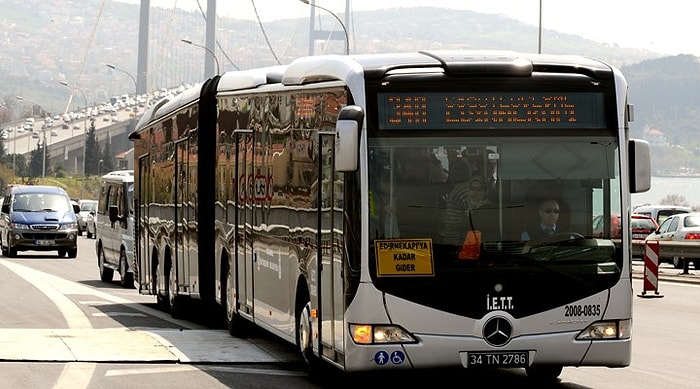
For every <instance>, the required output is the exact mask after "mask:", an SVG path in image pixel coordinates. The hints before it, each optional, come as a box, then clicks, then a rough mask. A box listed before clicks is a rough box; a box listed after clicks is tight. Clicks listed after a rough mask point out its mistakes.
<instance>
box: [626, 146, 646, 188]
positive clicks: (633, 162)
mask: <svg viewBox="0 0 700 389" xmlns="http://www.w3.org/2000/svg"><path fill="white" fill-rule="evenodd" d="M628 147H629V169H630V170H629V175H630V193H642V192H646V191H648V190H649V189H650V188H651V147H650V146H649V142H647V141H644V140H641V139H630V140H629V142H628Z"/></svg>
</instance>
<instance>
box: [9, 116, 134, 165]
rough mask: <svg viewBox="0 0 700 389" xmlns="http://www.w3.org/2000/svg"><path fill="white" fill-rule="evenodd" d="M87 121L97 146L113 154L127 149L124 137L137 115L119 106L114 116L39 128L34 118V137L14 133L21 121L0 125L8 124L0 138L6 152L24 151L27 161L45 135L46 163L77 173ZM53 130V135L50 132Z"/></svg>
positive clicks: (128, 143)
mask: <svg viewBox="0 0 700 389" xmlns="http://www.w3.org/2000/svg"><path fill="white" fill-rule="evenodd" d="M91 121H92V122H93V123H94V125H95V135H96V138H97V143H98V145H99V147H100V149H103V148H104V146H105V144H107V143H109V144H110V150H111V152H112V154H113V155H116V154H119V153H121V152H124V151H126V150H129V149H130V148H131V147H132V145H131V142H130V141H129V140H128V139H127V137H128V135H129V133H130V132H131V131H133V130H134V128H135V126H136V122H137V121H138V115H136V116H134V115H132V114H131V112H129V111H126V110H120V111H119V112H117V115H116V116H113V115H110V114H103V115H98V116H95V117H92V118H88V119H80V120H74V121H72V122H71V123H67V124H68V128H62V126H61V125H62V124H63V122H62V121H57V122H55V123H54V125H53V126H52V127H47V128H44V129H42V126H43V124H44V121H43V120H37V121H36V122H35V124H34V128H35V132H36V133H38V137H36V138H35V137H32V133H31V132H29V131H24V132H22V133H18V131H17V127H20V126H21V123H14V124H10V125H7V124H6V125H3V128H8V127H12V128H14V130H13V131H11V132H10V136H9V138H8V139H5V140H4V144H5V149H6V153H7V154H21V155H24V156H25V158H26V159H27V161H28V160H29V158H30V157H31V155H30V154H31V152H32V151H33V150H36V149H37V147H38V144H39V141H40V140H41V139H43V138H44V136H45V137H46V141H47V145H48V146H47V148H46V150H47V154H46V166H47V170H48V167H49V166H53V167H56V166H62V167H63V169H64V170H65V171H66V172H68V173H70V174H81V173H82V170H83V155H84V149H85V139H86V137H87V135H86V131H87V130H89V129H90V127H91ZM52 134H53V135H52Z"/></svg>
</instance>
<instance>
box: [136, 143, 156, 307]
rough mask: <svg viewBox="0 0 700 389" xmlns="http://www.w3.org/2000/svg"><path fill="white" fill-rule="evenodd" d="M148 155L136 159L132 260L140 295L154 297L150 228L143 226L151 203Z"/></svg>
mask: <svg viewBox="0 0 700 389" xmlns="http://www.w3.org/2000/svg"><path fill="white" fill-rule="evenodd" d="M150 160H151V158H150V154H146V155H143V156H141V157H139V159H138V165H137V166H136V168H137V169H138V171H139V174H138V177H137V179H138V188H139V191H138V193H135V194H136V196H137V197H136V199H137V201H136V202H135V204H134V206H135V212H136V217H135V220H136V221H135V223H134V235H135V236H134V240H135V241H134V251H135V252H134V260H135V261H136V263H137V265H136V266H138V279H137V280H136V281H137V282H138V285H139V286H138V288H139V293H141V294H151V295H155V293H156V288H157V286H156V285H155V284H154V283H153V281H155V280H154V279H153V275H152V274H151V253H150V250H148V246H149V244H148V243H149V242H150V236H149V234H150V231H151V229H150V228H144V227H143V226H144V225H145V223H146V222H147V221H148V204H149V203H150V202H151V197H150V192H151V191H150V182H151V180H150V176H149V174H150V171H149V169H150V167H151V164H150V163H149V162H150Z"/></svg>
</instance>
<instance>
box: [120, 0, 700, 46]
mask: <svg viewBox="0 0 700 389" xmlns="http://www.w3.org/2000/svg"><path fill="white" fill-rule="evenodd" d="M115 1H122V2H129V3H138V1H139V0H115ZM207 1H210V0H199V2H200V4H201V6H202V8H203V9H206V5H207ZM346 1H348V0H315V2H316V4H317V5H319V6H321V7H324V8H326V9H328V10H330V11H332V12H334V13H336V14H342V13H344V12H345V4H346ZM349 1H350V5H351V10H353V11H367V10H376V9H386V8H400V7H425V6H430V7H441V8H450V9H460V10H470V11H474V12H479V13H487V14H499V15H503V16H507V17H510V18H513V19H516V20H519V21H522V22H524V23H527V24H530V25H532V26H538V25H539V21H540V4H541V9H542V28H543V29H548V30H555V31H559V32H562V33H567V34H573V35H578V36H581V37H583V38H587V39H591V40H594V41H597V42H601V43H609V44H616V45H618V46H620V47H625V48H640V49H647V50H651V51H654V52H657V53H661V54H666V55H676V54H694V55H697V56H700V40H699V39H698V37H700V23H699V21H698V17H697V14H696V13H695V12H689V11H692V10H689V9H688V5H689V4H692V0H665V1H649V0H636V1H635V0H349ZM253 4H254V5H255V10H257V14H258V15H259V17H260V19H261V20H262V21H263V22H264V21H271V20H279V19H288V18H302V17H307V16H308V15H309V10H308V7H309V6H308V5H306V4H303V3H302V2H300V1H299V0H219V1H217V3H216V8H217V14H218V15H220V16H222V15H225V16H229V17H235V18H241V19H255V17H256V16H255V11H254V8H253ZM151 5H152V6H161V7H164V8H172V7H173V6H178V7H180V8H183V9H186V10H198V4H197V0H151ZM693 8H694V7H693ZM319 12H322V11H321V10H319Z"/></svg>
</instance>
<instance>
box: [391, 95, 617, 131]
mask: <svg viewBox="0 0 700 389" xmlns="http://www.w3.org/2000/svg"><path fill="white" fill-rule="evenodd" d="M377 98H378V106H379V107H378V108H379V113H378V117H379V129H380V130H391V129H423V128H424V129H478V128H503V129H506V128H531V129H534V128H547V129H551V128H564V129H571V128H605V115H604V114H605V107H604V104H603V94H602V93H586V92H562V93H557V92H551V93H550V92H537V93H535V92H478V93H476V92H445V93H441V92H428V93H418V92H416V93H411V92H406V93H404V92H401V93H380V94H378V96H377Z"/></svg>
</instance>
